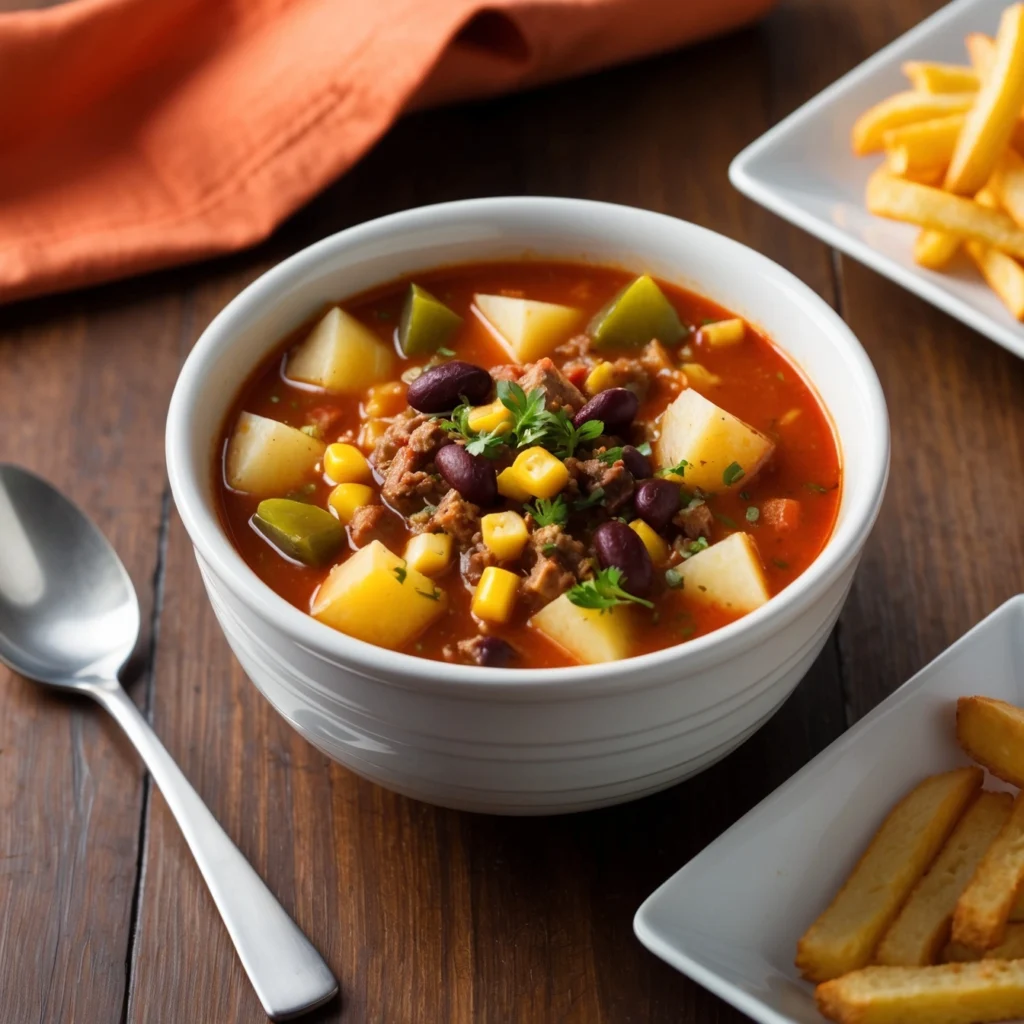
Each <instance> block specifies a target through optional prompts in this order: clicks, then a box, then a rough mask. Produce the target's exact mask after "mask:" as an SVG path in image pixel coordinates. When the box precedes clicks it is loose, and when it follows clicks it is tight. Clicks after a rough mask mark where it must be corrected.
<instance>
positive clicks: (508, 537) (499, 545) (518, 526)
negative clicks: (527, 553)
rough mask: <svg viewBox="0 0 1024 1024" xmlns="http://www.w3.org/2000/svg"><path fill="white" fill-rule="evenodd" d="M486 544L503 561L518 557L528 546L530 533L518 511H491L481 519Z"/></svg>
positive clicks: (481, 530)
mask: <svg viewBox="0 0 1024 1024" xmlns="http://www.w3.org/2000/svg"><path fill="white" fill-rule="evenodd" d="M480 532H481V534H482V535H483V539H484V544H486V545H487V547H488V548H489V549H490V551H491V552H492V553H493V554H494V556H495V557H496V558H500V559H501V560H502V561H503V562H505V561H508V560H509V559H512V558H518V557H519V555H520V554H521V553H522V550H523V548H525V547H526V542H527V540H528V539H529V534H528V533H527V531H526V523H525V522H524V520H523V517H522V516H521V515H520V514H519V513H518V512H491V513H490V514H489V515H486V516H484V517H483V519H481V520H480Z"/></svg>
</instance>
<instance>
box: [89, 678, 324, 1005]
mask: <svg viewBox="0 0 1024 1024" xmlns="http://www.w3.org/2000/svg"><path fill="white" fill-rule="evenodd" d="M90 693H91V694H92V696H94V697H95V698H96V699H97V700H98V701H99V702H100V703H101V704H102V705H103V706H104V707H105V708H106V709H107V710H108V711H109V712H110V713H111V714H112V715H113V716H114V718H116V719H117V721H118V722H119V723H120V725H121V727H122V728H123V729H124V731H125V732H126V733H127V734H128V738H129V739H130V740H131V741H132V743H134V744H135V748H136V750H138V752H139V753H140V754H141V755H142V759H143V760H144V761H145V762H146V765H147V767H148V768H149V770H150V772H151V774H152V776H153V778H154V780H155V781H156V784H157V785H158V786H159V787H160V791H161V792H162V793H163V795H164V799H165V800H166V801H167V804H168V806H169V807H170V809H171V812H172V813H173V814H174V817H175V818H176V819H177V821H178V825H179V826H180V827H181V831H182V833H183V834H184V836H185V839H186V841H187V842H188V845H189V848H190V849H191V850H192V854H193V856H194V857H195V859H196V863H197V864H198V865H199V870H200V871H201V872H202V874H203V878H204V879H206V884H207V885H208V886H209V889H210V893H211V894H212V896H213V900H214V902H215V903H216V904H217V909H218V910H219V911H220V916H221V917H222V918H223V920H224V924H225V925H227V929H228V934H229V935H230V936H231V940H232V941H233V942H234V944H235V949H236V950H238V956H239V959H240V960H241V961H242V966H243V967H244V968H245V971H246V974H248V975H249V980H250V981H251V982H252V985H253V988H254V989H255V990H256V995H257V996H259V1000H260V1002H261V1003H262V1004H263V1009H264V1010H266V1012H267V1016H268V1017H270V1018H271V1019H272V1020H285V1019H287V1018H289V1017H294V1016H297V1015H298V1014H301V1013H304V1012H305V1011H306V1010H311V1009H313V1008H314V1007H316V1006H319V1005H320V1004H321V1003H324V1002H326V1001H327V1000H328V999H330V998H331V997H332V996H333V995H334V994H335V993H336V992H337V991H338V983H337V981H336V980H335V979H334V976H333V975H332V974H331V972H330V970H329V969H328V967H327V964H325V963H324V961H323V959H322V958H321V957H320V954H319V953H317V951H316V950H315V949H314V948H313V946H312V944H311V943H310V941H309V939H307V938H306V936H305V935H303V933H302V932H301V931H300V930H299V927H298V925H296V924H295V922H294V921H293V920H292V919H291V918H290V917H289V916H288V914H287V913H286V912H285V910H284V908H283V907H282V906H281V904H280V903H278V902H277V900H276V899H275V898H274V895H273V893H271V891H270V890H269V889H268V888H267V887H266V885H265V884H264V882H263V880H262V879H261V878H260V876H259V875H257V874H256V872H255V871H254V870H253V867H252V865H251V864H249V862H248V861H247V860H246V859H245V857H243V856H242V853H241V851H240V850H239V849H238V847H237V846H235V844H234V843H232V842H231V840H230V839H229V838H228V836H227V833H225V831H224V830H223V829H222V828H221V827H220V825H219V824H218V823H217V820H216V819H215V818H214V816H213V815H212V814H211V813H210V811H209V809H208V808H207V806H206V805H205V804H204V803H203V801H202V800H201V799H200V798H199V794H198V793H196V791H195V790H194V789H193V788H192V786H191V785H190V784H189V781H188V779H186V778H185V776H184V775H183V774H182V772H181V769H180V768H179V767H178V766H177V765H176V764H175V763H174V760H173V759H172V758H171V755H170V754H168V753H167V750H166V749H165V748H164V745H163V744H162V743H161V742H160V740H159V739H157V736H156V733H155V732H153V730H152V728H151V727H150V725H149V723H148V722H147V721H146V719H145V718H143V716H142V715H141V714H140V713H139V710H138V708H136V706H135V704H134V703H133V702H132V700H131V698H130V697H129V696H128V694H127V693H125V691H124V689H123V687H122V686H121V684H120V683H117V682H114V681H110V682H106V681H104V682H103V683H101V684H99V685H96V686H95V687H94V688H91V689H90Z"/></svg>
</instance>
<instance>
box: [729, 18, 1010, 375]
mask: <svg viewBox="0 0 1024 1024" xmlns="http://www.w3.org/2000/svg"><path fill="white" fill-rule="evenodd" d="M1006 6H1007V0H956V2H955V3H951V4H949V5H947V6H946V7H943V8H942V9H941V10H940V11H938V12H937V13H936V14H934V15H932V17H930V18H928V19H927V20H925V21H923V22H921V24H920V25H918V26H917V27H916V28H914V29H912V30H911V31H910V32H907V33H906V35H903V36H900V38H899V39H897V40H896V41H895V42H893V43H891V44H890V45H889V46H887V47H885V48H884V49H883V50H880V51H879V52H878V53H876V54H875V55H874V56H873V57H871V58H870V59H868V60H866V61H865V62H864V63H863V64H861V65H859V66H858V67H856V68H854V69H853V70H852V71H851V72H849V73H848V74H846V75H844V76H843V77H842V78H840V79H839V81H837V82H835V83H834V84H832V85H831V86H829V87H828V88H827V89H826V90H824V92H821V93H819V94H818V95H817V96H815V97H814V98H813V99H812V100H810V101H809V102H807V103H805V104H804V105H803V106H802V107H800V108H799V109H798V110H796V111H794V112H793V113H792V114H790V115H789V117H787V118H786V119H785V120H783V121H780V122H779V124H777V125H775V127H774V128H772V129H770V130H769V131H768V132H766V133H765V134H764V135H762V136H761V137H760V138H759V139H757V140H756V141H755V142H753V143H751V144H750V145H749V146H748V147H747V148H746V149H744V150H743V152H742V153H740V154H739V156H737V157H736V158H735V159H734V160H733V162H732V164H731V165H730V167H729V180H730V181H731V182H732V183H733V185H735V187H736V188H738V189H739V190H740V191H741V192H742V193H743V194H744V195H746V196H749V197H750V198H751V199H753V200H754V201H755V202H757V203H760V204H761V205H762V206H765V207H767V208H768V209H769V210H771V211H772V212H773V213H777V214H778V215H779V216H780V217H784V218H785V219H786V220H788V221H791V222H792V223H794V224H796V225H797V226H798V227H801V228H803V229H804V231H807V232H809V233H810V234H812V235H815V236H817V237H818V238H820V239H821V240H822V241H823V242H826V243H827V244H828V245H831V246H833V247H834V248H836V249H839V250H840V251H841V252H844V253H846V254H847V255H848V256H852V257H853V258H854V259H856V260H859V261H860V262H861V263H864V264H866V265H867V266H869V267H871V268H872V269H873V270H876V271H878V273H880V274H883V275H885V276H886V277H888V278H890V279H891V280H893V281H895V282H896V283H897V284H900V285H902V286H903V287H904V288H906V289H907V290H908V291H911V292H913V293H914V294H915V295H918V296H920V297H921V298H922V299H924V300H925V301H926V302H930V303H931V304H932V305H934V306H937V307H938V308H939V309H941V310H944V311H945V312H947V313H949V314H950V316H954V317H956V318H957V319H958V320H961V321H963V322H964V323H965V324H967V325H968V326H969V327H973V328H974V329H975V330H976V331H979V332H980V333H981V334H984V335H986V336H987V337H989V338H991V339H992V340H993V341H994V342H996V343H997V344H999V345H1002V346H1003V348H1006V349H1009V351H1011V352H1013V353H1014V354H1015V355H1017V356H1019V357H1021V358H1024V325H1021V324H1020V323H1018V322H1017V321H1016V320H1014V318H1013V317H1012V316H1011V315H1010V314H1009V313H1008V312H1007V310H1006V308H1005V307H1004V306H1003V304H1002V303H1001V302H1000V301H999V299H998V298H997V297H996V296H995V294H994V293H993V292H992V291H991V290H990V289H989V288H988V286H987V285H985V283H984V282H983V281H982V280H981V278H980V276H979V275H978V273H977V272H976V271H975V269H974V268H973V266H971V265H970V264H969V263H968V261H967V259H966V257H965V256H964V255H963V254H962V253H961V254H959V255H958V256H957V257H956V260H955V261H954V263H953V264H951V266H950V268H949V269H948V270H947V271H944V272H943V273H938V272H936V271H931V270H925V269H924V268H923V267H919V266H918V265H917V264H916V263H914V261H913V258H912V256H911V251H912V247H913V242H914V237H915V235H916V234H917V230H918V229H917V228H916V227H914V226H913V225H910V224H900V223H896V222H895V221H889V220H883V219H882V218H880V217H874V216H872V215H871V214H869V213H868V212H867V210H866V209H865V208H864V188H865V185H866V184H867V180H868V175H869V174H870V173H871V171H872V170H874V169H875V167H877V166H878V165H879V164H880V163H881V159H882V158H881V157H880V156H878V155H875V156H871V157H856V156H854V155H853V153H852V152H851V150H850V129H851V128H852V126H853V122H854V121H855V120H856V118H857V116H858V115H859V114H861V113H863V112H864V111H865V110H867V108H868V107H870V106H873V105H874V104H875V103H877V102H878V101H879V100H882V99H884V98H885V97H886V96H889V95H891V94H892V93H894V92H899V91H901V90H904V89H906V88H907V87H908V86H907V82H906V79H905V78H904V76H903V75H902V73H901V72H900V64H902V62H903V61H905V60H910V59H916V60H933V61H945V62H949V63H954V64H965V63H967V54H966V51H965V49H964V36H965V35H967V33H969V32H986V33H989V34H994V33H995V30H996V27H997V26H998V23H999V16H1000V14H1001V13H1002V11H1003V9H1004V8H1005V7H1006Z"/></svg>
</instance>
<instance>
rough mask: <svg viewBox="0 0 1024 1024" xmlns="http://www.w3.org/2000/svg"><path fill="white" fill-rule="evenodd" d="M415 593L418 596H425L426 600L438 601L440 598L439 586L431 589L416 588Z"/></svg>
mask: <svg viewBox="0 0 1024 1024" xmlns="http://www.w3.org/2000/svg"><path fill="white" fill-rule="evenodd" d="M416 593H417V594H419V595H420V597H425V598H426V599H427V600H428V601H440V600H441V588H440V587H434V589H433V590H432V591H430V590H419V589H417V591H416Z"/></svg>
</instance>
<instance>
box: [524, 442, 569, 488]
mask: <svg viewBox="0 0 1024 1024" xmlns="http://www.w3.org/2000/svg"><path fill="white" fill-rule="evenodd" d="M511 468H512V470H513V474H514V477H515V480H516V483H518V484H519V486H520V487H521V488H522V489H523V490H524V491H526V493H527V494H530V495H532V496H533V497H535V498H553V497H554V496H555V495H556V494H557V493H558V492H559V491H560V490H561V489H562V488H563V487H565V485H566V484H567V483H568V482H569V470H568V469H567V468H566V465H565V463H564V462H562V460H561V459H559V458H557V457H556V456H554V455H552V454H551V452H549V451H548V450H547V449H546V448H541V447H540V446H539V445H535V446H534V447H533V448H527V449H526V451H523V452H520V453H519V454H518V455H517V456H516V461H515V462H513V463H512V467H511Z"/></svg>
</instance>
